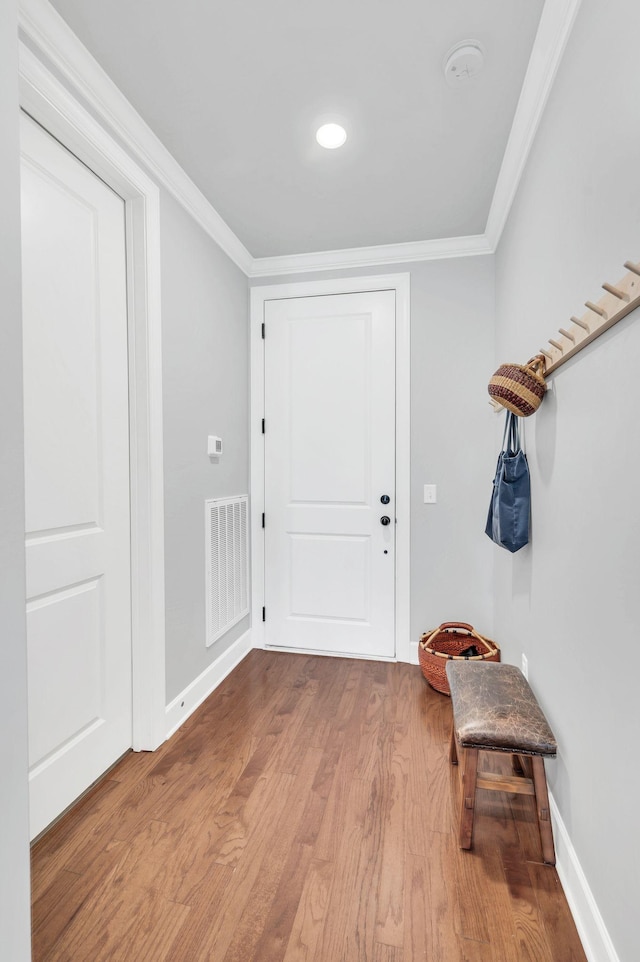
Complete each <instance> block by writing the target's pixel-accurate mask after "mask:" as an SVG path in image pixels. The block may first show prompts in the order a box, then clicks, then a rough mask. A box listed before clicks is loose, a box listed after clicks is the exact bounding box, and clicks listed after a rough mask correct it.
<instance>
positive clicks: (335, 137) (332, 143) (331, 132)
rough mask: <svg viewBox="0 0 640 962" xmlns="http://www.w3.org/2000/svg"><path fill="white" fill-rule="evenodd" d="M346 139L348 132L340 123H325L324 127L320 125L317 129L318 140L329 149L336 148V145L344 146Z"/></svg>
mask: <svg viewBox="0 0 640 962" xmlns="http://www.w3.org/2000/svg"><path fill="white" fill-rule="evenodd" d="M346 139H347V132H346V130H345V129H344V127H341V126H340V124H323V125H322V127H318V130H317V131H316V140H317V141H318V143H319V144H320V146H321V147H326V148H327V150H335V149H336V147H342V145H343V143H344V142H345V140H346Z"/></svg>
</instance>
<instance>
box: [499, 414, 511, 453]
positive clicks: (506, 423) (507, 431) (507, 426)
mask: <svg viewBox="0 0 640 962" xmlns="http://www.w3.org/2000/svg"><path fill="white" fill-rule="evenodd" d="M512 417H513V415H512V413H511V411H509V410H507V413H506V416H505V419H504V432H503V435H502V447H501V448H500V450H501V451H506V447H505V445H506V443H507V435H508V434H509V435H510V429H511V418H512Z"/></svg>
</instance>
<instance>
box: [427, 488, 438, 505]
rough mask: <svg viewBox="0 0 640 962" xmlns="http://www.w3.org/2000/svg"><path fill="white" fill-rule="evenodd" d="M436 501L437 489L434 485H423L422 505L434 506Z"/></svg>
mask: <svg viewBox="0 0 640 962" xmlns="http://www.w3.org/2000/svg"><path fill="white" fill-rule="evenodd" d="M437 500H438V489H437V485H435V484H425V486H424V503H425V504H435V503H436V501H437Z"/></svg>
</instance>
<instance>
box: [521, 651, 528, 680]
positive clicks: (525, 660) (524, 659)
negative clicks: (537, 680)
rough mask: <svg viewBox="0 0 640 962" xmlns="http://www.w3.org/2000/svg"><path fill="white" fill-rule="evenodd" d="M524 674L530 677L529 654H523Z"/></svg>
mask: <svg viewBox="0 0 640 962" xmlns="http://www.w3.org/2000/svg"><path fill="white" fill-rule="evenodd" d="M522 674H523V675H524V677H525V678H526V679H527V680H528V678H529V662H528V660H527V656H526V655H523V656H522Z"/></svg>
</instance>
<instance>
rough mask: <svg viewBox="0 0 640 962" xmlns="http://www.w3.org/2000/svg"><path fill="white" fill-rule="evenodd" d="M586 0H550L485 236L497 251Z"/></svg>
mask: <svg viewBox="0 0 640 962" xmlns="http://www.w3.org/2000/svg"><path fill="white" fill-rule="evenodd" d="M581 3H582V0H546V2H545V5H544V7H543V9H542V15H541V17H540V23H539V24H538V32H537V33H536V39H535V41H534V44H533V48H532V50H531V56H530V58H529V65H528V67H527V72H526V74H525V78H524V82H523V84H522V90H521V92H520V99H519V100H518V106H517V107H516V112H515V116H514V118H513V124H512V125H511V132H510V134H509V139H508V141H507V147H506V150H505V152H504V157H503V158H502V165H501V167H500V173H499V174H498V180H497V182H496V189H495V191H494V194H493V200H492V202H491V208H490V210H489V217H488V218H487V226H486V228H485V237H486V238H487V241H488V243H489V245H490V247H491V248H492V250H494V251H495V250H496V249H497V247H498V244H499V243H500V238H501V236H502V231H503V230H504V226H505V224H506V222H507V218H508V216H509V212H510V210H511V206H512V204H513V201H514V199H515V196H516V192H517V190H518V185H519V184H520V178H521V177H522V174H523V172H524V168H525V166H526V163H527V159H528V157H529V151H530V150H531V146H532V144H533V141H534V138H535V135H536V132H537V130H538V126H539V124H540V120H541V118H542V114H543V112H544V108H545V106H546V104H547V100H548V99H549V94H550V92H551V88H552V86H553V82H554V80H555V78H556V74H557V72H558V67H559V66H560V62H561V60H562V56H563V54H564V51H565V48H566V46H567V41H568V40H569V36H570V35H571V31H572V29H573V25H574V23H575V19H576V17H577V15H578V11H579V9H580V4H581Z"/></svg>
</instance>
